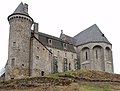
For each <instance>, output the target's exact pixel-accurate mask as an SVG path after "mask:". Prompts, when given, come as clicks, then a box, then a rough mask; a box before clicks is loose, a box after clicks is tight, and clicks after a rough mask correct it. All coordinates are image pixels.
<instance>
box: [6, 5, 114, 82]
mask: <svg viewBox="0 0 120 91" xmlns="http://www.w3.org/2000/svg"><path fill="white" fill-rule="evenodd" d="M8 21H9V24H10V28H9V49H8V61H7V63H6V66H5V80H9V79H17V78H24V77H40V76H45V75H48V74H54V73H57V72H66V71H73V70H79V69H94V70H99V71H105V72H113V59H112V44H111V43H110V42H109V41H108V39H107V38H106V37H105V35H104V34H103V33H102V32H101V31H100V29H99V28H98V26H97V25H96V24H94V25H92V26H91V27H89V28H87V29H85V30H84V31H82V32H80V33H79V34H77V35H75V36H74V37H70V36H68V35H66V34H64V33H63V31H62V30H61V34H60V37H59V38H58V37H54V36H51V35H48V34H45V33H41V32H39V31H38V23H35V22H34V20H33V18H32V17H31V16H30V15H29V14H28V5H27V4H23V3H20V4H19V6H18V7H17V8H16V10H15V11H14V12H13V13H12V14H11V15H9V16H8ZM31 26H33V27H34V28H33V29H31Z"/></svg>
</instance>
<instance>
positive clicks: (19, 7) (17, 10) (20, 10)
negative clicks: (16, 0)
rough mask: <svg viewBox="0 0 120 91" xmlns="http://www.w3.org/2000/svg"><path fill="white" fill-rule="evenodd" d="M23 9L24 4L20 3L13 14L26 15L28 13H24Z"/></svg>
mask: <svg viewBox="0 0 120 91" xmlns="http://www.w3.org/2000/svg"><path fill="white" fill-rule="evenodd" d="M24 8H25V6H24V4H23V3H22V2H21V3H20V4H19V5H18V7H17V8H16V10H15V11H14V13H13V14H15V13H20V14H25V15H28V13H26V12H25V10H24Z"/></svg>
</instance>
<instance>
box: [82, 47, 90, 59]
mask: <svg viewBox="0 0 120 91" xmlns="http://www.w3.org/2000/svg"><path fill="white" fill-rule="evenodd" d="M89 59H90V50H89V48H88V47H84V48H83V49H82V61H86V60H89Z"/></svg>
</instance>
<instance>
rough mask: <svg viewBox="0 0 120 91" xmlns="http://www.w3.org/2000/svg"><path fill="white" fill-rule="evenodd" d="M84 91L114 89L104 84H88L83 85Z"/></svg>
mask: <svg viewBox="0 0 120 91" xmlns="http://www.w3.org/2000/svg"><path fill="white" fill-rule="evenodd" d="M81 88H82V90H83V91H112V90H111V89H110V88H109V87H107V86H103V87H99V86H95V85H93V84H86V85H82V86H81Z"/></svg>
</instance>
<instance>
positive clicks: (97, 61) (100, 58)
mask: <svg viewBox="0 0 120 91" xmlns="http://www.w3.org/2000/svg"><path fill="white" fill-rule="evenodd" d="M93 57H94V66H95V69H96V70H100V71H104V70H105V63H104V51H103V48H102V46H100V45H96V46H94V47H93Z"/></svg>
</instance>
